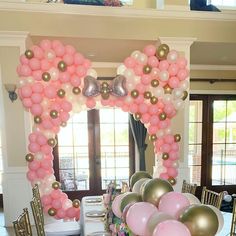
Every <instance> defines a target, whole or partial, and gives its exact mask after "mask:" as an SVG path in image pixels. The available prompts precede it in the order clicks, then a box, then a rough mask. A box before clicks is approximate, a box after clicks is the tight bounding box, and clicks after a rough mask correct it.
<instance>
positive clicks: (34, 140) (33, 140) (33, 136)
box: [28, 132, 37, 143]
mask: <svg viewBox="0 0 236 236" xmlns="http://www.w3.org/2000/svg"><path fill="white" fill-rule="evenodd" d="M28 139H29V141H30V142H32V143H35V142H36V139H37V134H36V133H35V132H33V133H31V134H30V135H29V137H28Z"/></svg>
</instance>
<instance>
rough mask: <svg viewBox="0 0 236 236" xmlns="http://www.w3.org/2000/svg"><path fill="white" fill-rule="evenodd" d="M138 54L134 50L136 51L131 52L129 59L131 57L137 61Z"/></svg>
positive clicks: (138, 52)
mask: <svg viewBox="0 0 236 236" xmlns="http://www.w3.org/2000/svg"><path fill="white" fill-rule="evenodd" d="M140 54H141V52H140V51H138V50H136V51H134V52H132V54H131V57H133V58H134V59H138V57H139V55H140Z"/></svg>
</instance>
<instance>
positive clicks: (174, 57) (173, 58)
mask: <svg viewBox="0 0 236 236" xmlns="http://www.w3.org/2000/svg"><path fill="white" fill-rule="evenodd" d="M178 56H179V55H178V52H177V51H176V50H171V51H170V52H169V53H168V55H167V61H168V62H169V63H175V62H176V61H177V59H178Z"/></svg>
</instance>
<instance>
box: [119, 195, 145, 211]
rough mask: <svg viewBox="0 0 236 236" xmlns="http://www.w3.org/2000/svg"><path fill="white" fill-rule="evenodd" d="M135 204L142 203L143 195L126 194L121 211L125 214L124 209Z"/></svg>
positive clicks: (121, 204)
mask: <svg viewBox="0 0 236 236" xmlns="http://www.w3.org/2000/svg"><path fill="white" fill-rule="evenodd" d="M135 202H142V197H141V195H139V194H137V193H128V194H126V195H125V196H124V197H123V198H122V200H121V203H120V210H121V212H123V210H124V208H125V207H126V206H127V205H128V204H130V203H135Z"/></svg>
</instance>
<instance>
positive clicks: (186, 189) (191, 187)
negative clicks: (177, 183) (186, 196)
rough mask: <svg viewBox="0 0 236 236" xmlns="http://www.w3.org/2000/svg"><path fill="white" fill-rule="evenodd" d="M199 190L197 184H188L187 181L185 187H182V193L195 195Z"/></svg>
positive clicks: (184, 183) (184, 182)
mask: <svg viewBox="0 0 236 236" xmlns="http://www.w3.org/2000/svg"><path fill="white" fill-rule="evenodd" d="M196 189H197V184H190V183H187V181H186V180H183V185H182V191H181V192H182V193H191V194H193V195H195V193H196Z"/></svg>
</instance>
